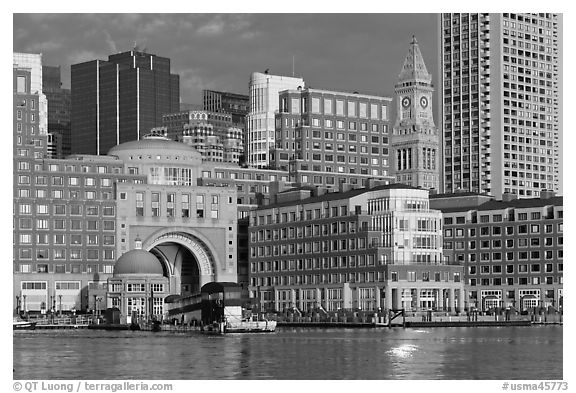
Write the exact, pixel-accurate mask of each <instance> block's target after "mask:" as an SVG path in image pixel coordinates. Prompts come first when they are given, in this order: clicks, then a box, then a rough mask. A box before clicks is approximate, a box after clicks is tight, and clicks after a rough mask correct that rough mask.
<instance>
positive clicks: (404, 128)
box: [392, 37, 441, 190]
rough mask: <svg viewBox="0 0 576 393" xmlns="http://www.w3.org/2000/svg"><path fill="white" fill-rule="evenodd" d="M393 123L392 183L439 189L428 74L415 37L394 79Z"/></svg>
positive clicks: (436, 139)
mask: <svg viewBox="0 0 576 393" xmlns="http://www.w3.org/2000/svg"><path fill="white" fill-rule="evenodd" d="M395 90H396V123H395V125H394V134H393V136H392V149H393V153H392V154H393V155H392V157H393V159H394V161H395V164H394V166H393V168H394V172H395V175H396V182H398V183H403V184H408V185H411V186H416V187H423V188H428V189H435V190H438V189H439V180H440V176H439V173H440V168H439V167H440V164H441V162H440V160H439V153H440V136H439V134H438V129H437V128H436V126H435V125H434V117H433V112H432V95H433V92H434V87H433V85H432V75H430V73H428V70H427V69H426V64H425V63H424V58H423V57H422V53H421V52H420V47H419V46H418V42H417V41H416V38H415V37H413V38H412V42H411V44H410V49H409V51H408V55H407V56H406V59H405V60H404V65H403V66H402V71H401V72H400V75H399V76H398V82H397V83H396V86H395Z"/></svg>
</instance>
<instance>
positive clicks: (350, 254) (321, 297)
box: [249, 184, 464, 311]
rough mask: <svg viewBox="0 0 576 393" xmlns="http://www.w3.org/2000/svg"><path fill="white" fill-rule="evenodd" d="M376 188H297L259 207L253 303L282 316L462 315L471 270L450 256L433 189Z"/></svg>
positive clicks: (253, 227)
mask: <svg viewBox="0 0 576 393" xmlns="http://www.w3.org/2000/svg"><path fill="white" fill-rule="evenodd" d="M371 186H373V187H370V188H360V189H352V190H349V191H347V192H329V193H323V190H321V189H320V190H316V191H312V190H311V189H310V188H308V187H304V188H302V187H301V188H295V189H292V190H288V191H285V192H281V193H278V194H277V195H276V201H275V203H272V204H270V205H267V206H261V207H259V208H258V209H256V210H253V211H251V213H250V225H249V236H250V239H249V246H250V254H249V261H250V286H249V290H250V292H251V297H254V298H258V299H259V302H260V305H261V306H262V307H264V308H265V309H267V310H277V311H282V310H286V309H293V308H297V309H298V310H301V311H308V310H312V309H319V308H320V309H324V310H327V311H336V310H338V309H361V310H368V311H370V310H378V309H406V310H414V311H419V310H432V309H436V310H449V311H454V310H459V311H463V309H464V293H463V289H464V287H463V282H462V280H461V278H462V274H463V271H462V266H460V265H457V264H454V263H452V261H445V259H444V257H443V254H442V214H441V212H440V211H438V210H433V209H430V208H429V199H428V191H427V190H424V189H419V188H416V187H412V186H407V185H399V184H392V185H380V186H375V187H374V184H372V185H371ZM318 191H320V192H318Z"/></svg>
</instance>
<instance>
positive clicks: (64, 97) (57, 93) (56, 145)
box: [42, 66, 72, 158]
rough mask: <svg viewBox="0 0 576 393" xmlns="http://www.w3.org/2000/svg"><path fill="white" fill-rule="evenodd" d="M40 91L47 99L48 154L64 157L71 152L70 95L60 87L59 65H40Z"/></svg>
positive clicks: (67, 90)
mask: <svg viewBox="0 0 576 393" xmlns="http://www.w3.org/2000/svg"><path fill="white" fill-rule="evenodd" d="M42 91H43V92H44V95H45V96H46V99H47V101H48V134H49V137H48V144H49V150H48V155H49V156H50V157H51V158H64V157H66V156H68V155H70V153H71V150H70V148H71V138H72V135H71V128H70V104H71V102H70V97H71V95H70V89H63V88H62V81H61V79H60V66H57V67H52V66H42Z"/></svg>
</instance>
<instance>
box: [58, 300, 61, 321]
mask: <svg viewBox="0 0 576 393" xmlns="http://www.w3.org/2000/svg"><path fill="white" fill-rule="evenodd" d="M58 299H59V300H60V317H62V295H58Z"/></svg>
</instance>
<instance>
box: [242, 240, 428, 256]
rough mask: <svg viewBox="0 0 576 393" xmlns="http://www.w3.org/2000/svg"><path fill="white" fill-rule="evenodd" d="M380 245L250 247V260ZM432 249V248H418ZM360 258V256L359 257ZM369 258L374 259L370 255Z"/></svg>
mask: <svg viewBox="0 0 576 393" xmlns="http://www.w3.org/2000/svg"><path fill="white" fill-rule="evenodd" d="M380 246H382V243H381V242H380V240H379V239H376V238H373V239H372V241H371V242H369V241H368V240H367V239H365V238H354V239H341V240H332V241H330V240H323V241H321V242H320V241H318V242H307V243H289V244H281V245H274V246H260V247H250V255H251V257H252V258H256V257H268V256H278V255H295V254H309V253H324V252H335V251H353V250H365V249H366V248H367V247H380ZM420 248H432V247H420ZM360 257H362V255H361V256H360ZM370 257H372V258H373V257H374V255H371V256H370Z"/></svg>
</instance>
